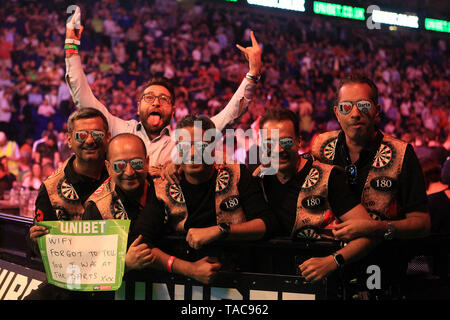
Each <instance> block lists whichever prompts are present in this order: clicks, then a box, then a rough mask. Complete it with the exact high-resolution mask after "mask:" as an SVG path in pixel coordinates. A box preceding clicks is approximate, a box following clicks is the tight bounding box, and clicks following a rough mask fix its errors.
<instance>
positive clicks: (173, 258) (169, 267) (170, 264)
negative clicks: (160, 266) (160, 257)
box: [167, 256, 175, 273]
mask: <svg viewBox="0 0 450 320" xmlns="http://www.w3.org/2000/svg"><path fill="white" fill-rule="evenodd" d="M174 261H175V257H174V256H170V258H169V260H167V271H169V272H170V273H172V272H173V262H174Z"/></svg>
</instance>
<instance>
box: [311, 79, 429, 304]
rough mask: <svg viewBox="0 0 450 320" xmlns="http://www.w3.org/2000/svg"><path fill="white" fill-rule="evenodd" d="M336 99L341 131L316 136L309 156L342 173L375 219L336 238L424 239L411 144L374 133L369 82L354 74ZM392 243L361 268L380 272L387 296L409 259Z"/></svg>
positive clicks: (374, 92) (420, 182) (374, 102)
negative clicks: (374, 268)
mask: <svg viewBox="0 0 450 320" xmlns="http://www.w3.org/2000/svg"><path fill="white" fill-rule="evenodd" d="M336 96H337V99H336V105H335V106H334V113H335V115H336V117H337V119H338V121H339V123H340V125H341V128H342V130H341V131H333V132H326V133H323V134H321V135H319V136H318V137H317V138H316V139H315V141H313V145H312V153H313V155H314V157H316V158H317V159H318V160H319V161H321V162H324V163H328V164H333V165H338V166H340V167H342V168H345V172H346V175H347V181H348V183H349V184H350V187H351V190H352V193H353V195H354V196H355V197H356V198H357V199H360V200H361V203H362V205H364V207H365V208H366V209H367V211H368V212H369V214H370V215H371V217H372V218H373V219H372V220H351V221H348V222H344V223H341V224H338V225H336V226H335V231H334V235H335V236H336V237H337V238H343V237H346V238H350V239H354V238H356V237H361V236H370V237H377V238H379V239H384V240H392V239H394V238H396V239H409V238H418V237H424V236H426V235H427V234H428V232H429V230H430V217H429V214H428V209H427V196H426V190H425V182H424V178H423V174H422V170H421V167H420V163H419V161H418V159H417V156H416V154H415V153H414V149H413V148H412V146H411V145H410V144H407V143H406V142H404V141H401V140H398V139H395V138H393V137H390V136H388V135H386V134H384V133H383V132H381V131H380V130H379V129H378V128H377V126H376V123H377V120H378V118H379V115H380V105H379V104H378V88H377V87H376V85H375V84H374V83H373V81H371V80H370V79H368V78H367V77H365V76H363V75H359V74H353V75H349V76H348V77H346V78H344V79H343V80H341V83H340V85H339V87H338V90H337V94H336ZM396 244H397V242H395V241H384V242H383V243H382V245H381V246H379V247H378V248H377V250H375V251H374V252H373V254H371V255H370V256H369V257H368V258H370V259H371V260H370V261H369V262H367V263H365V266H368V265H371V264H376V265H378V266H379V267H380V269H381V270H382V272H383V274H382V277H381V278H382V282H383V283H382V290H388V289H389V291H390V292H392V284H394V283H398V282H399V281H401V279H402V278H403V277H404V275H405V272H406V267H407V257H404V259H403V258H402V255H403V254H404V252H405V250H404V248H402V247H399V246H396ZM362 272H363V274H364V273H365V267H363V268H362ZM365 276H366V277H367V275H365ZM362 282H364V283H365V281H363V280H362ZM382 295H384V293H382ZM390 296H392V295H390ZM380 297H381V295H380Z"/></svg>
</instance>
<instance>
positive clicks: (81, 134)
mask: <svg viewBox="0 0 450 320" xmlns="http://www.w3.org/2000/svg"><path fill="white" fill-rule="evenodd" d="M89 134H91V136H92V139H94V141H95V142H96V143H99V142H101V141H102V140H103V139H104V138H105V135H106V134H105V133H104V132H103V131H100V130H79V131H77V132H75V140H76V141H78V142H79V143H84V142H85V141H86V139H87V138H88V137H89Z"/></svg>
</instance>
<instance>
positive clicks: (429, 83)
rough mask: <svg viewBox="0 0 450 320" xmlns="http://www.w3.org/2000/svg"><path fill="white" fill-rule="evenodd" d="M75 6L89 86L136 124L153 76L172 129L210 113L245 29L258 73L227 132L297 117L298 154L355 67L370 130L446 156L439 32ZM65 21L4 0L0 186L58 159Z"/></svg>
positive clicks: (30, 178) (181, 8)
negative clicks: (161, 86) (272, 112)
mask: <svg viewBox="0 0 450 320" xmlns="http://www.w3.org/2000/svg"><path fill="white" fill-rule="evenodd" d="M205 3H206V4H205ZM77 5H79V6H80V8H81V12H82V17H81V19H82V20H81V23H82V25H83V26H84V31H83V35H82V39H81V40H82V41H81V43H82V44H81V49H80V53H81V57H82V62H83V66H84V71H85V73H86V75H87V78H88V81H89V83H90V86H91V88H92V91H93V93H94V95H95V96H96V97H97V98H98V99H99V100H100V101H101V102H102V103H103V104H105V105H107V106H109V109H110V111H111V113H112V114H114V115H116V116H119V117H121V118H123V119H132V118H136V119H137V105H136V103H137V101H138V94H139V89H140V88H139V86H140V85H142V84H143V83H144V82H146V81H147V80H148V79H149V78H151V77H154V76H164V77H166V78H168V79H170V80H171V81H173V83H174V84H175V85H176V88H177V89H176V96H177V98H176V111H175V116H174V120H173V125H175V123H176V121H177V120H179V119H181V118H182V117H183V116H185V115H187V114H190V113H202V114H206V115H210V116H211V115H214V114H216V113H217V112H218V111H219V110H220V109H221V108H222V107H223V106H225V105H226V103H227V101H229V99H230V98H231V96H232V95H233V92H234V90H236V89H237V87H238V85H239V83H240V82H241V80H242V78H243V77H244V75H245V73H246V72H247V71H248V64H247V62H246V61H245V59H244V58H243V57H242V54H241V52H240V51H239V50H238V49H237V48H236V47H235V44H236V43H238V44H241V45H246V44H249V42H250V37H249V35H250V31H251V30H253V31H254V32H255V36H256V39H257V40H258V41H259V42H260V43H261V46H262V47H263V65H264V70H263V74H262V78H261V81H260V83H259V84H258V87H257V92H256V95H255V98H254V99H253V102H252V104H251V106H250V108H249V110H248V111H247V112H246V113H245V114H244V116H242V117H241V118H240V119H239V120H238V121H237V122H236V123H235V124H234V127H235V128H242V129H244V130H245V129H248V128H250V127H252V126H253V125H254V124H255V123H256V122H257V120H258V117H259V115H261V114H262V113H263V111H264V110H265V109H267V108H272V107H276V106H283V107H286V108H290V109H291V110H293V111H295V112H297V113H298V114H299V115H300V119H301V120H300V121H301V123H300V127H301V130H302V136H303V139H304V145H303V150H304V151H308V150H309V142H310V140H311V139H312V138H313V137H314V135H315V134H317V133H321V132H324V131H329V130H337V129H338V128H339V124H338V123H337V121H336V118H335V117H334V114H333V108H332V106H333V102H334V100H335V91H336V86H337V84H338V82H339V79H340V78H341V77H342V76H343V75H344V74H346V73H348V72H363V73H365V74H367V75H368V76H369V77H371V78H372V79H373V80H374V81H375V83H376V84H377V86H378V89H379V92H380V98H379V103H380V105H381V122H380V128H381V129H382V130H384V131H385V132H386V133H388V134H390V135H393V136H396V137H398V138H401V139H403V140H405V141H407V142H410V143H411V144H412V145H413V146H414V147H415V149H416V152H417V154H418V156H419V158H420V159H425V158H430V157H431V158H433V159H434V160H435V161H436V162H437V163H438V164H439V165H441V166H442V165H443V163H444V161H445V159H446V158H447V156H448V153H449V150H450V139H449V132H450V122H449V120H450V119H449V117H450V112H449V106H448V100H449V99H448V98H449V94H450V81H449V79H450V78H449V76H450V64H449V62H450V59H449V55H448V52H449V48H448V47H447V46H448V41H447V40H448V39H445V37H444V36H443V37H442V38H438V37H435V36H436V35H434V34H433V35H432V34H431V33H430V32H424V31H418V30H411V31H410V30H397V31H389V30H388V29H387V27H386V26H383V27H382V30H368V29H367V28H366V26H365V24H364V23H362V24H357V22H354V21H350V22H349V21H342V22H341V21H336V20H331V19H329V18H326V17H309V16H306V15H299V14H294V13H284V14H277V15H274V14H272V13H270V12H269V11H267V10H266V11H258V9H253V8H252V9H248V8H246V9H243V8H240V7H237V6H228V7H220V8H219V7H217V5H216V4H211V3H209V4H208V3H207V2H203V3H202V4H197V5H189V6H187V5H186V4H184V3H183V2H177V1H164V0H154V1H133V2H127V1H119V0H108V1H97V2H95V3H91V2H87V1H80V3H77ZM67 16H68V15H67V14H66V4H65V2H64V1H42V2H36V3H35V2H23V3H20V2H7V3H5V4H3V5H2V7H1V8H0V18H1V19H0V131H1V132H3V133H4V134H3V135H2V134H1V133H0V157H1V162H0V192H1V193H3V191H4V190H7V189H9V188H11V187H12V186H13V185H14V184H16V185H19V186H23V187H26V188H30V189H38V188H39V185H40V182H41V181H42V180H43V179H45V178H46V177H48V176H49V175H50V174H51V172H52V171H53V170H54V169H55V168H56V167H57V166H58V165H60V164H61V162H62V161H64V160H65V159H67V158H68V157H69V156H70V150H69V148H68V146H67V142H66V139H65V133H66V131H67V125H66V120H67V118H68V115H69V114H70V113H71V112H72V111H73V110H74V105H73V102H72V99H71V96H70V92H69V89H68V87H67V85H66V83H65V81H64V74H65V61H64V50H63V44H64V37H65V23H66V18H67ZM237 142H238V143H239V144H242V141H237ZM250 147H251V145H248V144H246V145H243V144H242V145H240V146H238V148H240V149H241V150H244V151H246V150H248V149H249V148H250ZM244 153H245V152H244ZM243 161H245V156H244V157H243ZM14 181H15V182H14Z"/></svg>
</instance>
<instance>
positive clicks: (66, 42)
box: [64, 39, 80, 45]
mask: <svg viewBox="0 0 450 320" xmlns="http://www.w3.org/2000/svg"><path fill="white" fill-rule="evenodd" d="M64 43H65V44H71V43H74V44H76V45H80V40H75V39H66V40H65V41H64Z"/></svg>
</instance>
